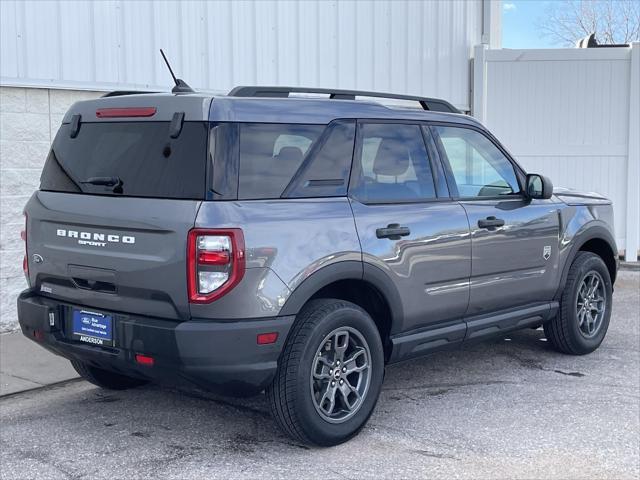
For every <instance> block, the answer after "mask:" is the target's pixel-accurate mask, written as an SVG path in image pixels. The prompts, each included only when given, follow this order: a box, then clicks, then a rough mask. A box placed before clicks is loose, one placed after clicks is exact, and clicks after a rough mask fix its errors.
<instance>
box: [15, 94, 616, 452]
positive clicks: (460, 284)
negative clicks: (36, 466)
mask: <svg viewBox="0 0 640 480" xmlns="http://www.w3.org/2000/svg"><path fill="white" fill-rule="evenodd" d="M300 91H306V92H307V93H312V94H315V97H309V96H307V97H305V98H302V97H301V96H300V94H299V92H300ZM292 93H294V94H295V93H297V94H298V96H297V98H296V95H290V94H292ZM320 94H325V97H327V98H325V97H320ZM357 96H365V97H369V99H368V100H365V101H363V100H362V99H357V98H356V97H357ZM381 96H382V97H390V98H393V99H396V100H397V99H400V100H405V101H416V102H417V104H418V105H419V106H420V107H421V108H420V109H417V108H406V107H400V106H397V103H398V102H396V105H394V106H384V105H383V104H381V103H378V102H377V101H374V100H372V97H381ZM552 189H553V187H552V185H551V182H550V181H549V180H548V179H546V178H545V177H543V176H541V175H536V174H527V172H525V171H524V170H523V168H522V167H520V166H519V165H518V163H517V162H516V161H515V160H514V159H513V157H512V156H511V155H510V154H509V153H508V152H507V151H506V149H505V148H504V147H503V146H502V145H501V144H500V143H499V142H498V141H497V140H496V138H495V137H494V136H493V135H492V134H491V133H490V132H488V131H487V129H486V128H484V127H483V126H482V125H481V124H480V123H478V122H477V121H476V120H474V119H473V118H472V117H469V116H466V115H462V114H459V113H458V112H457V110H456V109H455V108H454V107H452V106H451V105H449V104H448V103H447V102H445V101H442V100H438V99H430V98H421V97H401V96H397V95H383V94H376V93H372V92H353V91H338V90H336V91H327V90H321V89H307V90H304V89H294V88H273V87H238V88H236V89H234V90H233V91H231V92H230V94H229V95H227V96H211V95H203V94H198V93H188V92H186V93H176V94H173V93H166V94H155V93H154V94H132V92H113V93H111V94H107V95H106V96H105V97H103V98H100V99H97V100H89V101H82V102H78V103H76V104H75V105H73V106H72V107H71V108H70V110H69V111H68V112H67V114H66V115H65V117H64V120H63V123H62V126H61V128H60V130H59V132H58V134H57V136H56V137H55V140H54V142H53V145H52V148H51V151H50V153H49V156H48V158H47V160H46V164H45V166H44V170H43V172H42V177H41V184H40V189H39V190H38V191H37V192H35V193H34V194H33V196H32V197H31V199H30V200H29V202H28V203H27V205H26V207H25V210H24V212H25V222H26V225H25V231H24V235H23V238H24V239H25V247H26V255H25V259H24V271H25V275H26V277H27V280H28V283H29V288H28V289H27V290H25V291H24V292H23V293H22V294H21V295H20V297H19V300H18V312H19V320H20V325H21V328H22V331H23V333H24V334H25V335H26V336H27V337H29V338H31V339H32V340H34V341H36V342H39V343H40V344H41V345H42V346H43V347H45V348H47V349H48V350H50V351H52V352H54V353H56V354H58V355H61V356H63V357H65V358H67V359H69V360H70V361H71V363H72V364H73V366H74V367H75V369H76V370H77V371H78V373H79V374H80V375H81V376H82V377H84V378H85V379H86V380H88V381H90V382H92V383H94V384H96V385H98V386H100V387H104V388H111V389H124V388H129V387H135V386H138V385H142V384H144V383H146V382H149V381H157V382H169V383H172V384H188V385H196V386H199V387H201V388H208V389H214V390H218V391H220V392H223V393H227V394H252V393H253V394H255V393H259V392H261V391H263V390H264V391H266V396H267V398H268V401H269V403H270V406H271V409H272V411H273V414H274V417H275V419H276V421H277V423H278V424H279V426H280V427H281V428H282V429H283V430H284V431H285V432H286V433H287V434H289V435H291V436H292V437H293V438H295V439H297V440H298V441H301V442H304V443H309V444H316V445H333V444H337V443H340V442H343V441H345V440H347V439H349V438H351V437H352V436H354V435H355V434H357V432H358V431H359V430H360V429H361V428H362V427H363V425H364V424H365V423H366V421H367V419H368V418H369V416H370V415H371V413H372V411H373V409H374V406H375V404H376V401H377V399H378V396H379V393H380V389H381V386H382V380H383V376H384V368H385V365H386V364H390V363H394V362H398V361H401V360H406V359H409V358H412V357H417V356H421V355H425V354H428V353H431V352H435V351H439V350H444V349H450V348H455V347H458V346H460V345H461V344H463V343H465V342H470V341H475V340H481V339H484V338H487V337H491V336H493V335H503V334H505V333H507V332H510V331H512V330H516V329H522V328H537V327H539V326H543V327H544V332H545V335H546V337H547V339H548V341H549V343H550V344H551V345H552V346H553V347H554V348H555V349H556V350H559V351H561V352H564V353H568V354H574V355H581V354H586V353H589V352H592V351H593V350H595V349H596V348H597V347H598V346H599V345H600V343H601V342H602V340H603V338H604V336H605V333H606V332H607V327H608V324H609V318H610V315H611V302H612V288H613V282H614V280H615V277H616V270H617V253H616V252H617V249H616V245H615V241H614V236H613V234H612V228H613V227H612V225H613V219H612V207H611V202H609V201H608V200H607V199H605V198H602V197H600V196H598V195H596V194H582V193H575V192H571V191H568V190H556V191H555V192H553V191H552Z"/></svg>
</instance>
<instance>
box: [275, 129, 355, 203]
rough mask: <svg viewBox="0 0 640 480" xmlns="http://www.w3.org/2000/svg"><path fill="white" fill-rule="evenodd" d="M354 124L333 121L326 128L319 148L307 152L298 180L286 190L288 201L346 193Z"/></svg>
mask: <svg viewBox="0 0 640 480" xmlns="http://www.w3.org/2000/svg"><path fill="white" fill-rule="evenodd" d="M355 135H356V123H355V121H353V120H336V121H334V122H331V123H330V124H329V126H328V127H327V132H326V134H325V135H323V136H322V138H321V139H320V140H319V141H320V142H321V144H320V145H317V147H316V148H315V149H314V151H313V152H309V156H308V158H307V159H305V161H304V163H303V165H302V168H301V170H300V172H299V174H298V177H297V178H296V179H295V180H294V182H293V183H292V185H290V186H289V187H287V191H286V192H285V195H286V196H287V197H289V198H302V197H339V196H344V195H346V194H347V183H348V182H349V171H350V170H351V159H352V157H353V143H354V138H355Z"/></svg>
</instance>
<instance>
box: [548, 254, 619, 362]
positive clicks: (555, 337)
mask: <svg viewBox="0 0 640 480" xmlns="http://www.w3.org/2000/svg"><path fill="white" fill-rule="evenodd" d="M612 293H613V287H612V285H611V276H610V275H609V270H608V269H607V266H606V265H605V264H604V262H603V261H602V259H601V258H600V257H599V256H597V255H595V254H593V253H590V252H579V253H578V255H577V256H576V258H575V259H574V261H573V263H572V264H571V267H570V268H569V275H568V277H567V282H566V284H565V287H564V291H563V292H562V298H561V300H560V310H559V312H558V315H557V316H556V318H554V319H553V320H550V321H549V322H547V323H545V324H544V333H545V336H546V337H547V340H548V341H549V343H551V345H552V346H553V347H554V348H555V349H556V350H558V351H560V352H562V353H568V354H571V355H584V354H586V353H591V352H593V351H594V350H595V349H596V348H598V347H599V346H600V344H601V343H602V341H603V340H604V336H605V335H606V333H607V329H608V328H609V319H610V318H611V303H612Z"/></svg>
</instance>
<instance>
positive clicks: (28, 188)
mask: <svg viewBox="0 0 640 480" xmlns="http://www.w3.org/2000/svg"><path fill="white" fill-rule="evenodd" d="M101 94H102V93H98V92H87V91H83V92H77V91H68V90H46V89H35V88H14V87H0V292H1V295H0V332H2V331H5V330H9V329H13V328H15V327H16V326H17V324H16V314H15V310H16V297H17V295H18V293H19V292H20V291H21V290H23V289H24V288H26V286H27V283H26V281H25V278H24V274H23V273H22V256H23V255H24V244H23V242H22V240H21V239H20V230H22V229H23V228H24V223H23V222H24V221H23V216H22V209H23V207H24V205H25V203H26V202H27V200H28V199H29V197H30V196H31V194H32V193H33V191H34V190H36V189H37V188H38V185H39V183H40V171H41V170H42V166H43V165H44V161H45V159H46V158H47V153H48V151H49V146H50V144H51V141H52V140H53V137H54V136H55V135H56V133H57V131H58V127H59V126H60V123H61V121H62V117H63V116H64V113H65V112H66V111H67V109H68V108H69V106H70V105H71V104H72V103H74V102H76V101H78V100H83V99H88V98H95V97H97V96H99V95H101Z"/></svg>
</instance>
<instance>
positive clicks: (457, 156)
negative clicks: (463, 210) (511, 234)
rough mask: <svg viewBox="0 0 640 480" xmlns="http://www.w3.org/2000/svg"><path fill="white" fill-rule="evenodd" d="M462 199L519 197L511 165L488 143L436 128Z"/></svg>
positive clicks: (476, 136) (473, 135)
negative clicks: (502, 196) (501, 196)
mask: <svg viewBox="0 0 640 480" xmlns="http://www.w3.org/2000/svg"><path fill="white" fill-rule="evenodd" d="M436 131H437V132H438V134H439V136H440V140H441V142H442V145H443V147H444V150H445V153H446V155H447V159H448V160H449V165H450V167H451V171H452V173H453V176H454V178H455V181H456V184H457V186H458V193H459V194H460V196H461V197H495V196H497V195H510V194H513V193H518V192H519V191H520V187H519V185H518V179H517V177H516V173H515V170H514V168H513V165H512V164H511V162H510V161H509V159H508V158H507V157H505V156H504V154H503V153H502V152H501V151H500V149H498V147H496V146H495V145H494V144H493V142H491V140H489V139H488V138H487V137H485V136H484V135H483V134H481V133H480V132H477V131H475V130H471V129H468V128H458V127H441V126H439V127H436Z"/></svg>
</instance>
